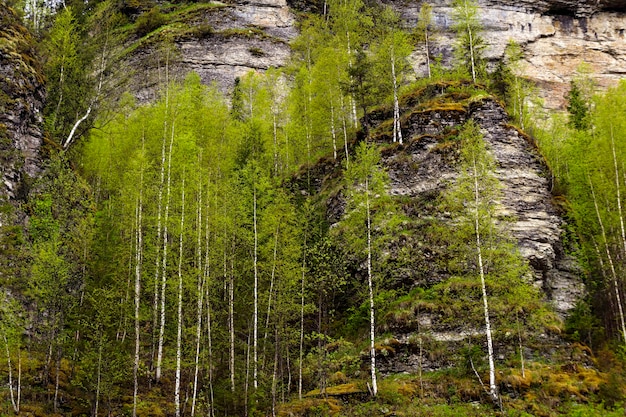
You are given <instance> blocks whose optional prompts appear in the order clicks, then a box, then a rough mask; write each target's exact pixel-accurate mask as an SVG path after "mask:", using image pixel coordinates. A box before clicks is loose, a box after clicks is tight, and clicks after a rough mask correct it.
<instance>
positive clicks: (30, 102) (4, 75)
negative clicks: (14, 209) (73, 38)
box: [0, 5, 45, 201]
mask: <svg viewBox="0 0 626 417" xmlns="http://www.w3.org/2000/svg"><path fill="white" fill-rule="evenodd" d="M19 22H20V21H19V18H18V17H17V15H16V14H15V13H14V12H13V10H12V9H10V8H8V7H6V6H4V5H0V27H2V30H1V31H0V158H1V160H0V175H1V176H2V184H0V200H5V201H6V200H16V199H20V198H23V197H24V196H25V193H26V188H27V183H28V182H29V178H32V177H34V176H36V175H37V174H38V173H39V172H40V167H41V157H40V148H41V145H42V142H43V133H42V126H41V125H42V116H41V110H42V108H43V101H44V94H45V92H44V87H43V85H44V79H43V75H42V72H41V67H40V65H39V62H38V61H37V57H36V54H35V49H34V45H35V41H34V39H33V38H32V37H31V35H30V33H29V32H28V30H26V28H24V27H23V26H22V25H21V24H20V23H19Z"/></svg>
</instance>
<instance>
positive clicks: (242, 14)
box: [130, 0, 297, 101]
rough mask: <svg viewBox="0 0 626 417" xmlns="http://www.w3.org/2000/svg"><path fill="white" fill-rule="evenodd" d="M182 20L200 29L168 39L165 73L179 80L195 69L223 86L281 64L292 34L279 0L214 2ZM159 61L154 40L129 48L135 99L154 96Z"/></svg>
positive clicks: (291, 21) (161, 76)
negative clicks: (170, 46) (134, 72)
mask: <svg viewBox="0 0 626 417" xmlns="http://www.w3.org/2000/svg"><path fill="white" fill-rule="evenodd" d="M185 23H186V24H188V25H190V26H191V27H196V28H198V29H199V32H200V33H199V34H198V35H195V36H186V37H182V38H177V39H175V40H174V46H175V50H174V53H173V54H171V56H170V62H169V78H170V79H174V78H177V79H179V80H180V79H182V77H184V75H185V74H187V73H188V72H190V71H195V72H197V73H198V74H199V75H200V78H201V79H202V81H203V82H204V83H205V84H211V83H213V82H215V83H217V85H218V86H219V87H220V89H221V90H222V91H223V92H228V91H229V89H230V88H231V87H232V86H233V84H234V82H235V78H237V77H241V76H243V75H244V74H246V73H247V72H248V71H250V70H254V71H264V70H267V69H268V68H270V67H280V66H283V65H284V64H285V63H286V62H287V60H288V59H289V54H290V46H289V42H290V41H291V40H292V39H293V38H295V37H296V35H297V31H296V29H295V23H296V21H295V17H294V16H293V14H292V13H291V11H290V9H289V7H288V6H287V3H286V2H285V0H259V1H255V2H247V1H245V0H242V1H237V2H233V3H215V7H212V8H208V9H206V10H204V11H203V13H202V14H201V15H200V16H197V17H195V18H193V19H191V20H189V21H186V22H185ZM165 64H166V59H165V54H164V52H163V50H162V45H160V44H157V45H156V46H147V47H140V48H139V49H138V50H137V51H136V52H134V53H133V56H132V57H131V62H130V67H132V68H139V70H138V71H137V75H136V77H135V79H134V81H133V83H132V85H133V87H132V89H133V91H134V92H135V95H136V96H137V97H138V98H139V100H140V101H149V100H152V99H154V97H155V94H156V90H157V88H156V87H157V86H158V84H159V83H160V82H163V81H164V80H165Z"/></svg>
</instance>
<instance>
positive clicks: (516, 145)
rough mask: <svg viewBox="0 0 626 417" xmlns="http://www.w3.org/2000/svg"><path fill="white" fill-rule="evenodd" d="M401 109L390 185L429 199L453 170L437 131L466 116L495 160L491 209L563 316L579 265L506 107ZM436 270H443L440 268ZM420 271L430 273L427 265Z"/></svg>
mask: <svg viewBox="0 0 626 417" xmlns="http://www.w3.org/2000/svg"><path fill="white" fill-rule="evenodd" d="M383 117H384V116H383ZM404 117H405V118H406V121H405V123H406V126H407V127H406V132H403V134H404V136H405V137H408V138H414V139H413V140H411V139H409V142H408V144H407V145H406V146H405V147H404V148H403V149H400V150H399V151H398V152H389V153H388V154H387V157H386V158H385V163H386V165H387V167H388V172H389V175H390V178H391V187H390V193H391V194H392V195H401V196H405V197H410V198H411V199H416V200H418V201H428V200H433V199H436V198H437V196H439V195H440V194H441V192H442V191H443V190H445V189H446V187H449V186H450V184H452V183H453V182H454V181H455V179H456V177H457V175H458V171H457V168H456V164H455V159H454V155H453V156H452V157H451V156H450V155H447V154H446V152H444V151H442V148H441V147H440V146H438V143H439V141H440V138H441V137H442V136H444V135H445V132H446V131H447V130H450V129H453V128H454V127H455V126H458V125H460V124H463V123H464V122H465V121H467V120H469V119H474V120H475V121H476V122H477V123H478V124H479V125H480V127H481V131H482V133H483V135H484V140H485V141H486V142H487V144H488V147H489V149H490V150H491V152H492V153H493V155H494V157H495V160H496V163H497V168H496V177H497V178H498V180H499V182H500V184H501V186H502V192H503V195H502V200H501V201H499V202H498V203H499V213H498V216H499V218H500V219H503V220H504V219H506V221H507V225H506V229H507V230H508V232H509V233H510V234H511V236H512V237H513V238H514V239H515V240H516V241H517V242H518V248H519V251H520V254H521V255H522V256H523V257H524V258H526V259H527V260H528V263H529V264H530V266H531V267H532V270H533V284H534V285H535V286H536V287H538V288H541V289H542V290H543V292H544V293H545V295H546V298H547V299H548V300H549V301H550V302H551V303H552V304H553V306H554V308H555V309H556V311H558V312H559V313H560V314H561V315H562V316H566V315H567V313H568V312H569V311H570V310H571V309H572V308H573V307H574V305H575V303H576V302H577V301H578V300H579V299H580V297H581V296H582V295H583V291H584V288H583V285H582V282H581V281H580V277H579V272H580V271H579V269H578V268H579V267H578V266H577V263H576V261H575V259H574V258H573V257H572V256H571V255H568V253H567V251H568V249H571V248H566V247H564V244H563V239H564V237H565V231H564V226H565V223H564V221H563V219H562V217H561V214H562V213H560V212H559V210H558V209H557V207H556V206H555V205H554V203H553V198H552V195H551V193H550V175H549V173H548V170H547V168H546V167H545V165H544V164H543V163H542V159H541V157H540V156H539V155H538V153H537V151H536V149H535V148H534V147H533V146H532V144H531V143H530V141H529V139H528V138H527V137H525V136H524V135H523V134H520V132H518V131H517V130H516V129H515V128H514V127H512V126H510V125H509V124H508V116H507V114H506V112H505V111H504V109H503V108H502V106H501V105H500V104H498V103H497V102H495V101H494V100H492V99H484V100H481V101H477V102H475V103H471V104H469V105H467V106H465V107H463V108H459V109H454V110H438V109H433V110H420V111H413V110H411V109H407V112H406V113H405V116H404ZM383 137H384V136H383ZM415 138H419V139H417V140H416V139H415ZM432 209H433V207H430V208H428V207H424V206H423V205H422V209H421V210H420V211H415V212H414V213H410V214H411V215H412V216H417V217H418V218H419V217H424V216H426V217H428V216H440V215H441V214H440V213H437V212H436V211H433V210H432ZM435 263H436V262H433V266H434V264H435ZM434 269H436V268H434ZM439 275H441V276H442V277H445V271H441V273H440V274H439ZM427 276H428V277H429V279H432V275H430V272H429V273H428V274H427ZM417 279H418V280H420V279H423V278H417ZM423 284H426V285H428V283H427V282H425V283H423Z"/></svg>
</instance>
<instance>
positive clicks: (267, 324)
mask: <svg viewBox="0 0 626 417" xmlns="http://www.w3.org/2000/svg"><path fill="white" fill-rule="evenodd" d="M279 229H280V225H277V226H276V233H275V234H274V259H273V262H272V275H271V278H270V290H269V294H268V296H267V314H266V315H265V333H264V334H263V363H265V348H266V345H267V333H268V329H269V327H270V314H271V312H272V295H273V294H274V280H275V277H276V258H277V255H278V231H279Z"/></svg>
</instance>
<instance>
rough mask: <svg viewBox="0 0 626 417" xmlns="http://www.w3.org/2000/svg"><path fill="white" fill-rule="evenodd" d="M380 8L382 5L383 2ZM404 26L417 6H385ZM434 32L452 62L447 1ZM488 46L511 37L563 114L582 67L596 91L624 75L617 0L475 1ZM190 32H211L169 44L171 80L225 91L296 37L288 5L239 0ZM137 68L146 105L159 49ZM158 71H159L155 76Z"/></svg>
mask: <svg viewBox="0 0 626 417" xmlns="http://www.w3.org/2000/svg"><path fill="white" fill-rule="evenodd" d="M385 2H386V1H385ZM314 3H316V2H315V1H290V2H289V4H290V5H291V6H292V7H296V8H299V9H303V10H308V11H310V10H316V8H315V7H313V6H314ZM390 3H391V4H392V6H393V7H394V8H396V9H397V10H398V11H399V12H400V13H401V15H402V16H403V18H404V20H405V21H406V22H407V25H408V26H409V27H411V26H414V25H415V23H416V21H417V15H418V11H419V7H420V5H421V2H417V3H410V2H403V1H397V0H391V1H390ZM429 3H430V4H431V5H432V6H433V17H434V22H435V25H436V27H437V31H438V34H437V35H436V39H435V42H434V43H433V45H432V50H431V53H432V54H434V55H440V56H442V57H443V62H444V63H450V60H451V56H452V53H451V51H452V45H453V43H454V34H453V33H452V32H451V26H452V23H453V22H452V19H451V11H452V8H451V3H452V2H451V1H450V0H430V1H429ZM479 4H480V6H481V9H480V18H481V21H482V23H483V26H484V29H485V30H484V32H483V34H482V36H483V38H484V39H485V41H486V42H487V49H486V51H485V54H486V57H487V58H488V59H489V60H491V61H492V62H494V61H495V60H497V59H500V58H502V56H503V55H504V49H505V46H506V44H507V43H508V41H509V40H510V39H513V40H515V41H516V42H518V43H519V44H520V45H521V46H522V47H523V50H524V53H525V58H524V61H523V65H522V73H523V74H522V75H523V76H525V77H527V78H528V79H530V80H532V81H534V82H536V83H537V84H538V85H539V87H540V92H541V95H542V96H543V98H544V99H545V105H546V107H548V108H562V107H563V105H564V103H565V99H564V95H565V93H566V92H567V91H568V90H569V81H570V80H571V79H572V77H573V75H575V71H576V68H577V67H578V66H579V65H580V63H581V62H586V63H588V64H590V65H591V68H592V71H593V74H594V78H595V79H596V81H597V83H598V84H599V86H600V87H607V86H609V85H612V84H614V83H615V82H616V81H617V80H618V79H620V78H622V77H624V76H626V37H625V36H626V5H625V4H624V2H623V1H621V0H541V1H532V0H522V1H513V0H479ZM216 5H219V6H220V7H215V8H212V9H207V10H206V12H204V13H203V15H202V16H201V17H199V18H194V19H192V21H189V22H187V23H189V24H190V25H191V26H197V27H204V28H206V27H210V28H211V33H210V34H206V35H203V36H195V37H188V38H185V39H177V40H176V41H175V45H176V50H177V51H178V54H177V55H176V56H175V57H174V60H173V61H172V64H173V65H172V67H171V68H172V69H173V72H172V74H173V75H178V76H179V77H182V76H183V75H184V73H186V72H188V71H190V70H193V71H196V72H198V73H199V74H200V76H201V78H202V80H203V81H204V82H206V83H210V82H213V81H216V82H217V83H218V85H219V86H220V87H221V88H222V90H223V91H228V89H229V88H230V87H231V86H232V85H233V82H234V79H235V78H236V77H239V76H241V75H243V74H245V73H246V72H247V71H250V70H259V71H263V70H265V69H267V68H269V67H271V66H275V67H279V66H282V65H284V64H285V63H286V61H287V59H288V57H289V54H290V48H289V42H290V41H291V40H292V39H293V38H294V37H295V36H296V35H297V30H296V28H295V23H296V20H295V18H294V15H293V14H292V12H291V9H290V7H289V6H288V4H287V2H286V0H258V1H246V0H237V1H234V2H231V3H216ZM131 61H132V62H131V64H132V67H134V68H137V67H140V68H142V69H141V70H140V71H139V73H138V76H137V77H136V79H135V81H134V83H133V85H134V86H133V90H134V91H136V95H137V96H138V97H139V98H140V100H142V101H143V100H150V99H152V98H153V95H154V86H155V85H156V84H157V83H158V82H159V80H161V81H162V80H163V79H164V71H163V67H164V58H163V57H162V56H159V48H158V47H142V48H140V49H139V50H138V51H137V52H136V53H135V54H134V55H133V58H132V60H131ZM412 64H413V67H414V70H415V73H416V75H418V76H420V75H424V74H425V73H426V68H425V59H424V54H423V51H421V50H420V49H419V48H418V49H417V50H416V51H415V52H414V53H413V55H412ZM159 69H161V71H159Z"/></svg>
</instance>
